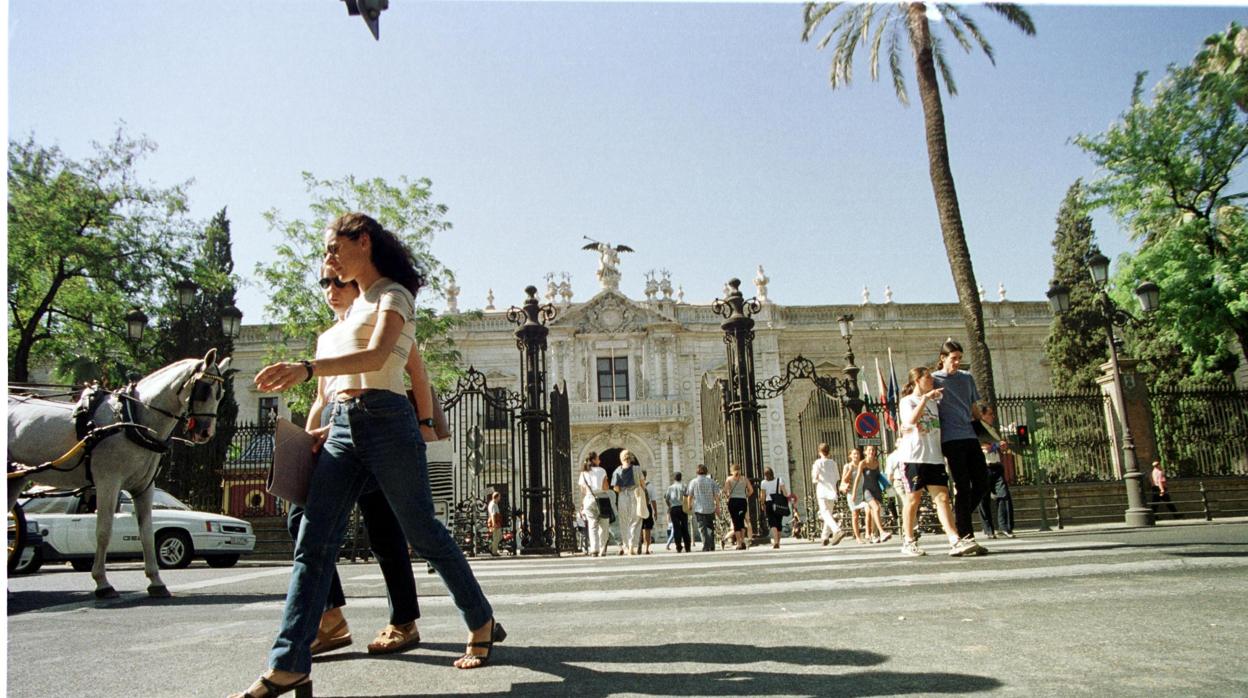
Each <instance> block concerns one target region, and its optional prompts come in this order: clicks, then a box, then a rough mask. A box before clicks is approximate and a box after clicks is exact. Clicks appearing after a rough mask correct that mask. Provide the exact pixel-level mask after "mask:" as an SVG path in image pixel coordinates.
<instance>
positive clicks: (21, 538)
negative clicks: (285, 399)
mask: <svg viewBox="0 0 1248 698" xmlns="http://www.w3.org/2000/svg"><path fill="white" fill-rule="evenodd" d="M229 363H230V360H229V359H228V358H227V359H225V360H223V361H221V362H220V363H219V364H218V363H217V362H216V350H211V351H209V352H208V354H207V355H205V356H204V358H203V359H183V360H181V361H177V362H174V363H172V364H170V365H168V366H165V367H164V368H162V369H159V370H157V371H156V372H154V373H152V374H151V375H149V376H147V377H146V378H143V379H141V380H139V381H137V382H136V383H132V384H130V385H128V386H126V387H125V388H124V389H120V390H115V391H113V392H111V393H108V392H104V391H99V390H88V391H86V392H85V393H84V395H83V398H82V399H81V400H80V401H79V402H78V404H77V405H74V404H70V403H64V402H54V401H51V400H46V399H40V398H37V397H32V396H22V395H11V396H9V404H8V408H9V414H8V422H9V432H8V435H9V445H8V473H7V480H8V483H7V484H8V495H9V563H8V564H9V569H10V570H12V569H13V568H14V567H15V566H16V564H17V559H18V557H19V556H20V555H21V554H22V551H23V549H24V548H25V547H26V541H27V536H28V535H29V531H28V530H27V523H26V517H25V514H24V513H23V511H22V508H21V507H20V506H19V505H18V504H17V499H18V497H19V496H21V495H22V491H23V490H24V489H25V487H26V485H27V484H28V483H29V482H38V483H39V484H44V485H51V486H53V487H56V488H59V489H60V490H62V491H82V490H85V489H88V488H94V490H95V495H96V500H97V502H98V505H97V513H96V551H95V563H94V565H93V566H92V568H91V576H92V578H93V579H94V580H95V583H96V589H95V595H96V596H97V597H99V598H110V597H115V596H117V592H116V591H115V590H114V589H113V588H112V586H111V585H109V583H108V579H107V577H106V576H105V573H104V562H105V554H106V552H107V548H108V542H109V539H110V538H111V536H112V529H113V512H114V511H115V510H116V507H117V501H118V497H119V496H120V492H121V491H122V490H125V491H126V492H128V493H130V496H131V497H132V498H133V501H134V510H135V516H136V518H137V520H138V524H139V538H140V541H141V543H142V546H143V562H144V565H143V567H144V572H145V573H146V575H147V578H148V581H149V585H148V588H147V592H148V594H150V595H151V596H157V597H159V596H168V595H169V590H168V589H167V588H166V587H165V584H164V582H162V581H161V579H160V572H159V567H158V564H157V559H156V554H155V542H154V537H153V530H152V496H153V487H154V483H155V480H156V474H157V469H158V468H159V465H160V458H161V455H162V454H163V453H164V452H165V451H167V450H169V443H170V441H172V440H173V439H182V440H185V441H188V442H189V443H191V444H202V443H205V442H207V441H208V440H209V439H211V438H212V436H213V434H214V433H215V431H216V416H217V404H218V403H219V402H220V400H221V396H222V394H223V392H224V383H225V375H226V370H227V369H228V367H229Z"/></svg>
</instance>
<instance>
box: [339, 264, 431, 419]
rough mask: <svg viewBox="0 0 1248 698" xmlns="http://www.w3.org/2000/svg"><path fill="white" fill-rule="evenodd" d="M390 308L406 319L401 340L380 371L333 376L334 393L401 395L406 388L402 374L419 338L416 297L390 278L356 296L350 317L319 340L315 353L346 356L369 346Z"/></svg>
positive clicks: (380, 280) (396, 343) (378, 282)
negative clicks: (363, 391)
mask: <svg viewBox="0 0 1248 698" xmlns="http://www.w3.org/2000/svg"><path fill="white" fill-rule="evenodd" d="M387 310H392V311H394V312H396V313H398V314H399V316H400V317H401V318H403V330H402V333H401V334H400V336H399V341H397V342H395V343H394V349H392V350H391V351H390V355H389V356H387V357H386V362H385V363H384V364H382V367H381V369H380V370H377V371H372V372H369V373H354V374H350V375H344V376H333V377H332V378H333V379H334V381H333V383H334V385H333V386H332V387H333V392H338V391H342V390H348V389H355V388H373V389H377V390H389V391H390V392H392V393H398V394H399V395H402V394H404V393H405V392H406V391H407V389H406V388H405V387H404V385H403V373H404V367H406V365H407V355H408V353H409V352H410V351H411V349H412V344H413V343H414V342H415V341H416V325H415V323H414V322H413V321H412V318H413V316H414V315H415V312H416V300H415V298H413V297H412V293H411V292H410V291H408V290H407V289H406V288H404V287H403V286H401V285H399V284H398V283H396V282H394V281H391V280H390V279H386V278H382V279H378V280H377V281H376V282H374V283H373V285H372V286H370V287H369V289H368V292H367V293H362V294H360V296H359V297H358V298H356V299H355V302H354V303H352V304H351V309H350V311H348V313H347V317H346V318H345V319H344V320H343V321H342V322H340V323H338V324H336V325H334V326H333V327H331V328H329V329H328V330H326V331H325V332H324V333H323V334H322V335H321V337H320V338H318V339H317V343H316V355H317V356H318V357H321V356H322V354H324V356H325V357H332V356H343V355H345V354H351V353H354V352H357V351H362V350H364V349H367V348H368V342H369V340H371V339H372V337H373V330H374V329H376V327H377V322H378V320H379V319H380V318H381V314H382V313H383V312H385V311H387ZM322 340H324V342H323V343H322ZM330 387H331V386H328V385H327V386H326V390H325V394H326V395H328V394H330V392H331V391H330Z"/></svg>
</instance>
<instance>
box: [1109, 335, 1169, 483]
mask: <svg viewBox="0 0 1248 698" xmlns="http://www.w3.org/2000/svg"><path fill="white" fill-rule="evenodd" d="M1139 363H1140V362H1139V360H1137V359H1119V360H1118V366H1119V368H1120V369H1121V371H1122V397H1123V400H1124V401H1125V403H1126V404H1125V413H1126V419H1127V420H1128V421H1127V424H1128V425H1129V426H1130V427H1131V438H1132V440H1133V441H1134V442H1135V460H1136V465H1137V467H1138V468H1139V469H1140V472H1141V473H1144V474H1147V473H1149V472H1150V471H1151V470H1152V467H1153V466H1152V463H1153V461H1155V460H1157V436H1156V434H1155V433H1154V432H1153V408H1152V405H1151V404H1150V403H1149V400H1148V386H1146V385H1145V384H1144V379H1143V377H1142V376H1140V374H1139V372H1138V371H1137V370H1136V367H1137V366H1138V365H1139ZM1100 368H1101V372H1102V375H1101V376H1100V377H1098V378H1097V379H1096V382H1097V384H1098V385H1100V386H1101V392H1102V393H1103V394H1105V395H1106V396H1108V397H1109V401H1108V402H1106V403H1105V425H1106V426H1107V427H1108V428H1109V436H1110V439H1111V440H1112V442H1113V444H1114V449H1113V453H1112V454H1111V456H1112V457H1113V463H1114V474H1115V475H1116V476H1117V477H1119V478H1121V477H1122V476H1123V464H1122V418H1123V413H1124V412H1123V408H1124V405H1120V404H1119V403H1118V392H1117V391H1116V390H1114V370H1113V364H1112V363H1110V362H1105V363H1104V364H1101V367H1100Z"/></svg>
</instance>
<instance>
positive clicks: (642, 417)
mask: <svg viewBox="0 0 1248 698" xmlns="http://www.w3.org/2000/svg"><path fill="white" fill-rule="evenodd" d="M569 407H570V408H571V413H572V414H571V422H572V425H573V426H575V425H577V424H614V423H618V422H633V423H636V422H687V421H689V419H690V418H691V417H692V416H693V414H692V413H691V412H690V410H689V403H688V402H687V401H685V400H632V401H628V402H574V403H572V404H571V405H569Z"/></svg>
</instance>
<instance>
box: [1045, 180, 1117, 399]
mask: <svg viewBox="0 0 1248 698" xmlns="http://www.w3.org/2000/svg"><path fill="white" fill-rule="evenodd" d="M1095 235H1096V233H1095V231H1094V230H1093V229H1092V218H1091V217H1089V216H1088V214H1087V204H1086V200H1085V195H1084V190H1083V182H1082V180H1076V181H1075V183H1074V184H1072V185H1071V186H1070V189H1069V190H1067V192H1066V198H1065V199H1063V200H1062V206H1061V209H1059V210H1058V213H1057V231H1056V232H1055V233H1054V235H1053V281H1054V283H1060V284H1063V285H1065V286H1066V287H1068V288H1069V289H1070V310H1069V311H1068V312H1066V313H1063V314H1061V315H1058V316H1056V317H1054V318H1053V324H1052V325H1051V327H1050V329H1049V336H1048V339H1047V340H1045V344H1044V352H1045V355H1046V356H1047V357H1048V359H1049V368H1050V371H1051V375H1052V379H1053V389H1054V390H1055V391H1057V392H1059V393H1079V392H1088V391H1093V390H1096V377H1097V376H1099V375H1100V373H1101V371H1100V368H1099V366H1100V365H1101V364H1103V363H1105V361H1107V360H1108V350H1107V349H1106V345H1105V321H1104V319H1103V317H1102V316H1101V313H1100V311H1099V310H1098V309H1097V307H1096V293H1097V292H1096V288H1095V286H1093V284H1092V278H1091V276H1090V275H1089V274H1088V268H1087V265H1086V264H1085V263H1084V257H1085V256H1086V255H1087V254H1088V251H1089V250H1090V249H1091V248H1092V240H1093V238H1094V237H1095Z"/></svg>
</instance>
